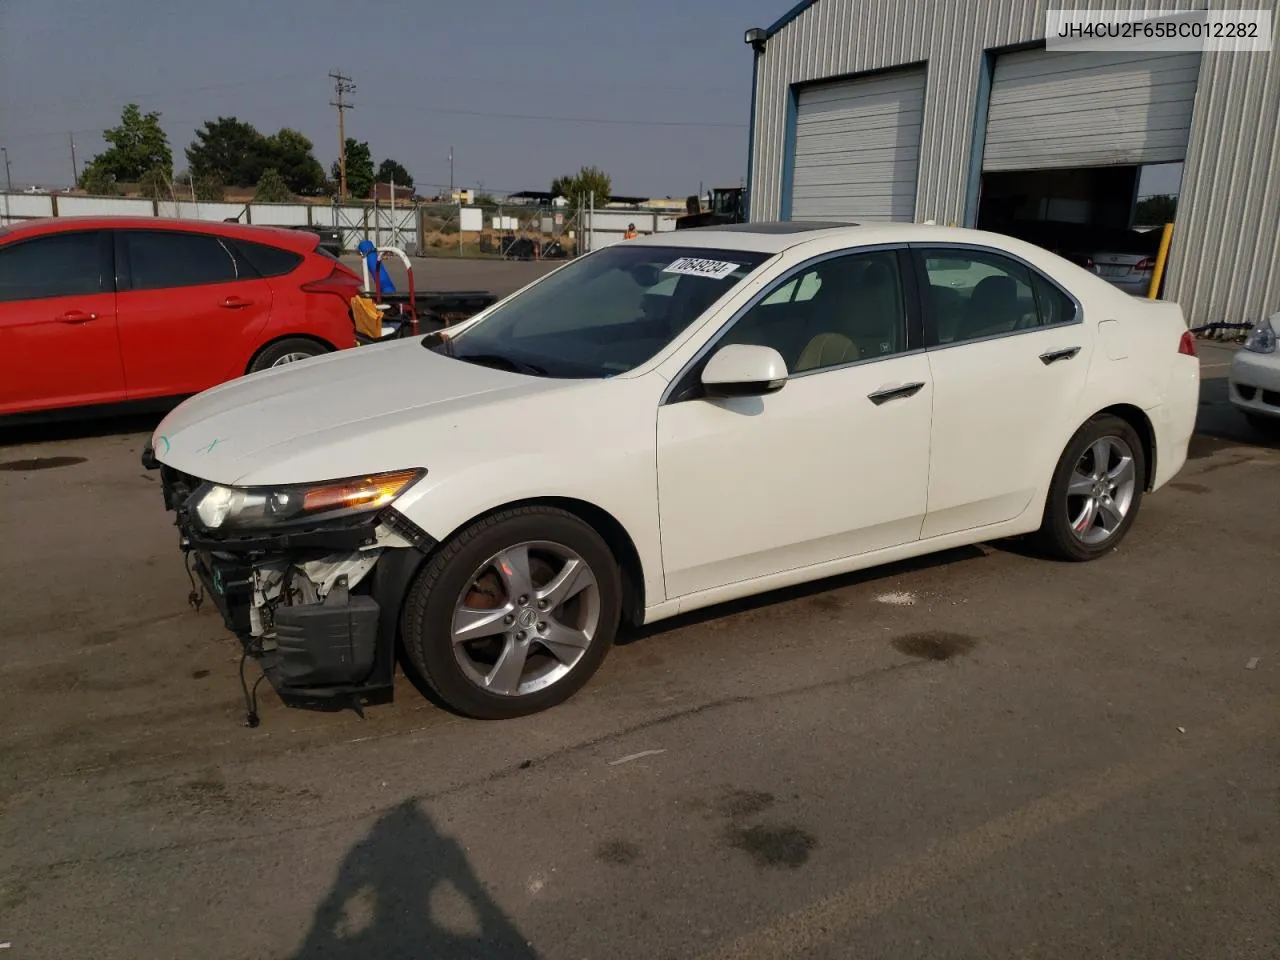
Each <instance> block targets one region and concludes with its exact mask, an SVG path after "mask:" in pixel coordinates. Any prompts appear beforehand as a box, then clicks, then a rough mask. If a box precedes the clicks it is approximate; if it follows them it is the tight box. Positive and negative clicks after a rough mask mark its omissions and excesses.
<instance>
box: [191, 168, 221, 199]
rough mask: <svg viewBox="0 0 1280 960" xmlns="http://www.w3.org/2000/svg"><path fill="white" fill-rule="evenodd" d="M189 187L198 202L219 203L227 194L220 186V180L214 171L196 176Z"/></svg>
mask: <svg viewBox="0 0 1280 960" xmlns="http://www.w3.org/2000/svg"><path fill="white" fill-rule="evenodd" d="M191 189H192V192H194V193H195V195H196V200H197V202H199V203H221V202H222V200H223V198H224V197H226V195H227V194H226V190H225V189H224V188H223V186H222V180H221V179H220V178H219V177H218V175H217V174H216V173H206V174H204V175H203V176H199V177H196V178H195V181H194V182H193V183H192V187H191Z"/></svg>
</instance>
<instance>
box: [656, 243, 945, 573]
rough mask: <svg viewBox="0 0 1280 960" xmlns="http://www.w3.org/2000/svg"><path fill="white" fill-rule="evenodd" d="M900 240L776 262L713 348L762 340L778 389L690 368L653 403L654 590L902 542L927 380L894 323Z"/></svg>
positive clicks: (915, 512) (926, 424)
mask: <svg viewBox="0 0 1280 960" xmlns="http://www.w3.org/2000/svg"><path fill="white" fill-rule="evenodd" d="M906 263H907V261H906V258H905V253H904V252H902V251H898V250H893V249H886V250H877V251H870V252H861V253H854V254H842V255H836V256H832V257H828V258H825V259H822V260H819V261H816V262H812V263H810V264H807V265H805V266H802V267H800V268H798V270H796V271H795V272H793V273H791V274H789V275H788V276H787V277H785V278H784V279H783V280H781V281H780V282H779V283H778V284H776V285H775V286H774V287H773V288H772V289H771V290H769V291H766V293H765V295H764V296H763V297H762V299H761V300H760V301H759V302H758V303H757V304H756V305H755V306H753V307H751V308H750V309H749V310H748V311H747V312H746V313H744V314H743V315H742V316H741V317H739V318H738V319H737V320H736V321H735V322H734V323H733V325H732V326H731V327H730V328H729V329H728V330H727V331H726V332H725V333H724V334H723V335H722V336H721V338H720V339H719V340H718V341H717V343H716V344H715V346H713V348H712V350H711V351H710V352H709V353H708V356H710V355H711V354H713V353H714V351H715V349H718V348H719V347H721V346H724V345H726V344H730V343H746V344H759V345H762V346H769V347H773V348H774V349H776V350H778V351H779V353H781V354H782V356H783V358H784V360H786V362H787V369H788V371H790V374H791V377H790V379H789V381H788V383H787V384H786V385H785V386H784V387H783V388H782V390H780V391H779V392H777V393H773V394H768V395H765V396H760V397H743V398H734V399H727V400H721V399H714V400H713V399H707V398H706V397H705V396H703V395H701V393H700V391H699V389H698V387H697V375H698V373H699V372H700V369H699V367H696V366H695V367H694V368H693V369H691V370H690V371H688V373H687V374H686V375H685V376H684V377H682V378H681V379H680V380H678V381H677V383H676V386H675V392H673V394H672V395H671V397H670V399H669V400H668V402H667V403H665V404H664V405H663V406H662V407H661V408H660V409H659V411H658V436H657V443H658V495H659V516H660V520H661V533H662V556H663V568H664V573H665V576H666V587H667V596H668V597H669V598H675V597H680V596H687V595H689V594H692V593H697V592H700V591H703V590H709V589H713V588H715V587H719V586H724V585H727V584H731V583H736V582H739V581H744V580H751V579H754V578H757V577H765V576H769V575H771V574H776V573H782V572H784V571H787V570H794V569H797V568H802V567H807V566H811V565H813V564H819V563H824V562H827V561H831V560H838V559H841V558H845V557H851V556H855V555H859V554H864V553H870V552H873V551H876V550H882V549H885V548H888V547H894V546H899V545H901V544H905V543H910V542H913V541H915V540H916V539H917V538H918V537H919V535H920V526H921V523H922V521H923V519H924V514H925V505H926V495H927V488H928V476H929V428H930V410H931V407H932V403H933V389H932V384H931V378H930V373H929V361H928V359H927V357H926V356H925V355H924V354H923V353H922V352H919V351H916V350H914V347H915V346H916V345H917V344H918V340H917V339H916V337H917V336H918V334H917V333H916V332H914V331H911V330H910V329H909V328H910V326H911V324H910V323H909V318H910V320H912V321H914V320H915V319H916V318H915V316H914V313H915V312H914V311H908V310H907V309H906V306H905V304H906V302H907V299H906V297H904V287H903V283H902V278H903V276H904V274H905V271H904V270H903V269H902V266H903V265H904V264H906Z"/></svg>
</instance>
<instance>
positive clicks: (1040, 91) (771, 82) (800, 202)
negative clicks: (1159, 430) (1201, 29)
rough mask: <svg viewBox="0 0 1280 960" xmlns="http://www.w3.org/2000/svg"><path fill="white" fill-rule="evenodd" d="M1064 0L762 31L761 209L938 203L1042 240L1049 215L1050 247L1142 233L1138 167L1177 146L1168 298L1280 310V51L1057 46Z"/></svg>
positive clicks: (1253, 1) (879, 9) (1253, 311)
mask: <svg viewBox="0 0 1280 960" xmlns="http://www.w3.org/2000/svg"><path fill="white" fill-rule="evenodd" d="M1052 5H1053V7H1055V8H1062V7H1065V8H1068V9H1074V10H1081V11H1085V10H1102V9H1107V8H1108V7H1111V8H1114V7H1115V4H1114V3H1109V4H1104V3H1099V2H1075V3H1072V2H1070V0H1055V2H1053V4H1052ZM1049 6H1050V4H1049V2H1048V0H808V2H803V3H800V4H799V5H798V6H796V7H795V8H793V9H792V10H791V11H790V12H789V13H787V14H786V15H785V16H784V17H782V19H780V20H779V21H778V22H777V23H775V24H774V25H773V26H772V27H770V28H768V29H767V30H763V31H752V32H751V33H749V34H748V42H752V45H753V46H754V47H755V51H756V52H755V73H754V88H753V94H752V119H751V152H750V161H749V164H750V165H749V176H748V181H749V191H750V194H749V205H750V206H749V209H750V217H751V219H753V220H772V219H784V220H785V219H792V218H794V219H802V218H803V219H840V220H854V221H859V222H869V221H875V220H904V221H909V220H914V221H917V222H923V221H927V220H934V221H936V222H938V223H957V224H963V225H965V226H978V227H982V228H989V229H995V230H1000V231H1001V232H1006V233H1015V234H1021V235H1023V236H1025V237H1026V238H1027V239H1031V240H1034V241H1035V242H1041V240H1040V239H1038V235H1037V233H1036V227H1037V221H1039V224H1038V226H1039V228H1040V230H1041V233H1044V232H1045V231H1048V233H1049V242H1045V244H1044V245H1046V246H1051V247H1052V246H1054V244H1053V243H1052V242H1051V241H1052V233H1053V232H1054V231H1056V230H1063V229H1066V226H1064V225H1071V226H1074V227H1075V228H1078V229H1087V228H1089V227H1090V226H1093V227H1097V228H1099V229H1102V228H1119V229H1123V230H1125V231H1128V228H1129V227H1130V226H1132V223H1131V218H1132V215H1133V210H1134V202H1135V198H1136V194H1137V189H1138V188H1137V184H1138V181H1139V178H1140V176H1141V173H1142V170H1143V169H1144V168H1147V167H1148V166H1149V165H1153V164H1169V163H1177V162H1182V163H1183V167H1182V179H1181V187H1180V192H1179V198H1178V206H1177V214H1176V225H1175V228H1174V234H1173V244H1172V247H1171V249H1170V253H1169V262H1168V271H1167V273H1166V276H1165V283H1164V288H1163V296H1164V297H1165V298H1167V299H1170V300H1176V301H1178V302H1179V303H1181V304H1182V306H1183V308H1184V310H1185V311H1186V313H1187V317H1188V320H1189V321H1190V322H1191V324H1192V325H1193V326H1199V325H1205V324H1210V323H1243V322H1253V321H1254V320H1256V319H1258V318H1259V317H1262V316H1267V315H1269V314H1271V313H1274V312H1276V311H1280V266H1278V265H1277V260H1278V259H1280V50H1277V51H1273V52H1271V53H1217V52H1213V53H1211V52H1205V53H1199V52H1193V53H1170V52H1159V53H1152V52H1106V53H1100V52H1076V51H1059V50H1046V49H1045V44H1044V37H1045V19H1046V13H1047V8H1048V7H1049ZM1126 6H1131V7H1133V8H1135V9H1150V10H1155V9H1159V10H1196V9H1205V8H1206V6H1207V4H1206V3H1205V0H1198V2H1197V0H1183V2H1177V0H1161V2H1145V3H1144V2H1142V0H1136V2H1133V3H1130V4H1126ZM1219 6H1221V4H1219ZM1228 6H1230V7H1231V8H1233V9H1251V8H1261V9H1272V10H1274V9H1275V0H1271V2H1270V3H1266V2H1259V0H1233V2H1232V3H1230V4H1228ZM1058 221H1061V223H1059V222H1058Z"/></svg>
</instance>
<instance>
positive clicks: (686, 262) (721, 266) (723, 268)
mask: <svg viewBox="0 0 1280 960" xmlns="http://www.w3.org/2000/svg"><path fill="white" fill-rule="evenodd" d="M738 266H739V265H738V264H736V263H726V262H725V261H723V260H701V259H699V258H697V257H681V258H680V259H679V260H677V261H675V262H674V263H672V264H671V266H669V267H667V268H666V269H665V270H663V271H662V272H663V273H682V274H684V275H685V276H687V277H707V278H709V279H711V280H723V279H724V278H725V277H727V276H730V275H731V274H732V273H733V271H735V270H737V269H738Z"/></svg>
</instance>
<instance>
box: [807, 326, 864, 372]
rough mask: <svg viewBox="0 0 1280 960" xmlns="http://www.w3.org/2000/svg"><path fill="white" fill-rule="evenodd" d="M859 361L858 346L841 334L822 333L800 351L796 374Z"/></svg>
mask: <svg viewBox="0 0 1280 960" xmlns="http://www.w3.org/2000/svg"><path fill="white" fill-rule="evenodd" d="M857 359H858V345H857V344H856V343H854V342H853V341H852V340H850V339H849V338H848V337H846V336H845V335H844V334H841V333H820V334H818V335H817V336H816V337H814V338H813V339H811V340H810V341H809V342H808V343H807V344H805V348H804V349H803V350H801V351H800V358H799V359H798V360H797V361H796V373H802V372H803V371H805V370H814V369H817V368H818V367H834V366H837V365H838V364H841V363H853V362H854V361H855V360H857Z"/></svg>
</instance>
